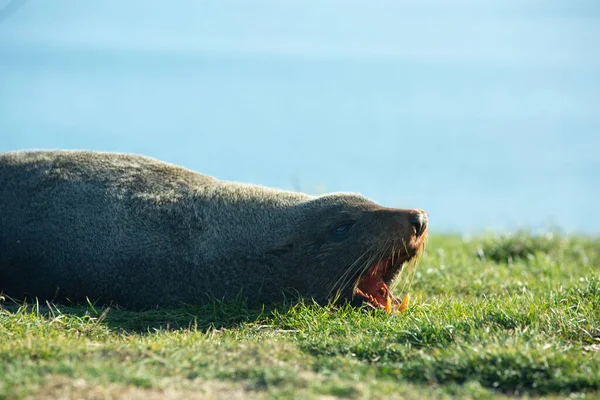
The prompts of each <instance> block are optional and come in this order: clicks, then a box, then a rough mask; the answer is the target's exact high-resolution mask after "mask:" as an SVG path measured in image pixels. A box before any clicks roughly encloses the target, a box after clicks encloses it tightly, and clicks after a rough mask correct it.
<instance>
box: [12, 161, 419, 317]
mask: <svg viewBox="0 0 600 400" xmlns="http://www.w3.org/2000/svg"><path fill="white" fill-rule="evenodd" d="M426 226H427V221H426V214H424V213H423V212H421V211H420V210H395V209H387V208H383V207H380V206H378V205H377V204H375V203H373V202H371V201H369V200H367V199H365V198H364V197H362V196H359V195H354V194H330V195H325V196H320V197H314V196H309V195H306V194H301V193H295V192H287V191H281V190H275V189H269V188H265V187H260V186H253V185H246V184H240V183H234V182H225V181H220V180H217V179H215V178H212V177H208V176H205V175H202V174H198V173H195V172H193V171H190V170H187V169H184V168H181V167H177V166H174V165H171V164H167V163H164V162H160V161H158V160H154V159H151V158H148V157H143V156H135V155H126V154H114V153H96V152H83V151H32V152H14V153H4V154H0V292H4V293H5V294H7V295H8V296H11V297H13V298H18V299H21V298H30V299H31V298H33V297H37V298H38V299H46V300H58V301H60V300H70V301H74V302H81V301H86V299H89V300H91V301H99V302H102V303H111V302H112V303H117V304H119V305H123V306H126V307H130V308H134V309H143V308H150V307H155V306H158V305H177V304H182V303H188V304H201V303H205V302H207V301H209V300H211V299H217V300H232V299H234V298H236V297H238V296H241V298H246V299H248V300H249V301H250V302H251V303H253V304H257V303H269V302H274V301H277V300H281V299H283V297H284V296H299V297H305V298H314V299H315V300H317V301H318V302H321V303H324V302H327V301H329V300H331V299H332V297H333V296H336V295H338V296H339V297H340V298H343V299H348V300H350V299H353V298H354V297H355V296H356V291H357V288H359V287H361V282H362V288H363V289H364V290H362V291H361V293H363V292H365V290H366V291H367V292H368V291H369V290H371V289H373V290H377V289H379V288H380V287H381V285H379V286H380V287H377V288H375V286H377V285H375V284H371V283H372V282H370V281H369V282H367V283H364V282H365V278H363V275H365V272H366V271H367V269H369V270H370V271H371V273H372V270H373V268H372V267H374V266H376V265H381V267H377V268H379V269H381V271H379V272H377V273H378V274H379V275H381V276H380V279H379V280H380V281H381V283H383V286H385V284H386V283H389V282H390V281H391V279H393V278H394V276H395V275H396V274H397V272H398V271H399V269H400V268H401V266H402V263H403V262H405V261H407V260H408V259H410V258H411V257H413V256H414V255H415V253H416V252H417V251H418V250H419V249H420V248H421V246H422V243H423V240H424V237H425V236H426V235H425V234H424V231H425V230H426ZM394 256H396V260H395V261H394V260H393V259H394ZM389 259H391V260H389ZM377 268H375V270H376V271H377ZM386 274H387V275H389V276H386ZM372 275H373V273H372ZM371 280H373V279H371ZM369 285H371V286H373V285H374V286H373V288H370V287H369ZM386 289H387V287H386ZM363 294H364V293H363ZM371 294H374V293H371ZM367 295H368V293H367ZM385 296H387V294H386V295H385ZM385 296H384V297H383V298H382V299H384V300H385V298H386V297H385ZM367 297H368V296H367ZM375 297H376V296H375ZM380 300H381V299H380ZM369 301H370V302H371V303H373V301H371V300H369ZM382 301H383V300H382Z"/></svg>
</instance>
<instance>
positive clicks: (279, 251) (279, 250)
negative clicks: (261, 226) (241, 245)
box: [267, 243, 294, 256]
mask: <svg viewBox="0 0 600 400" xmlns="http://www.w3.org/2000/svg"><path fill="white" fill-rule="evenodd" d="M293 248H294V244H293V243H287V244H284V245H281V246H276V247H273V248H272V249H269V250H267V254H270V255H272V256H282V255H284V254H287V253H289V252H291V251H292V249H293Z"/></svg>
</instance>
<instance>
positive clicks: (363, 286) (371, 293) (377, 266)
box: [354, 256, 410, 314]
mask: <svg viewBox="0 0 600 400" xmlns="http://www.w3.org/2000/svg"><path fill="white" fill-rule="evenodd" d="M409 258H410V257H408V256H404V257H398V258H392V257H388V258H384V259H382V260H380V261H377V262H375V263H374V264H373V265H371V267H369V269H367V271H366V272H364V273H363V274H362V275H361V276H360V278H359V280H358V285H357V286H356V288H355V291H354V293H355V295H358V296H360V298H362V300H363V301H364V302H366V303H367V304H369V305H371V306H372V307H374V308H380V309H383V310H385V311H386V312H387V313H388V314H390V313H391V312H392V310H397V309H400V310H402V309H403V307H404V308H406V306H407V305H408V304H407V303H408V297H406V298H405V299H404V301H402V302H400V301H399V300H398V299H397V298H396V297H394V296H393V295H392V294H391V293H390V290H389V288H388V285H389V284H390V283H391V282H392V281H393V279H394V277H395V276H396V275H397V274H398V273H399V272H400V270H401V269H402V265H403V264H404V263H405V262H406V261H408V260H409ZM405 303H406V304H405Z"/></svg>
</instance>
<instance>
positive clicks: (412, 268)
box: [390, 239, 427, 298]
mask: <svg viewBox="0 0 600 400" xmlns="http://www.w3.org/2000/svg"><path fill="white" fill-rule="evenodd" d="M426 241H427V239H425V241H424V242H423V244H422V245H421V246H419V249H418V250H417V253H416V254H415V255H414V257H412V258H411V259H410V261H408V263H406V264H405V265H404V266H403V267H402V269H401V270H400V273H399V274H398V276H397V277H396V278H395V279H394V281H393V282H392V284H391V285H390V291H391V292H395V291H396V289H397V288H398V285H399V284H400V282H402V289H401V290H400V292H399V297H400V298H402V297H404V296H402V295H405V293H406V294H408V293H409V292H410V288H411V286H412V282H413V279H414V277H415V273H416V271H417V265H418V264H419V261H421V257H422V256H423V252H424V251H425V244H426ZM402 245H403V247H404V251H405V252H406V254H408V249H407V248H406V241H405V240H404V239H402Z"/></svg>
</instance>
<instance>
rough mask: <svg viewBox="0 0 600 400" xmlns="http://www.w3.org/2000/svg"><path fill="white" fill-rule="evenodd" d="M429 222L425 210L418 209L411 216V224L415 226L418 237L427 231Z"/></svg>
mask: <svg viewBox="0 0 600 400" xmlns="http://www.w3.org/2000/svg"><path fill="white" fill-rule="evenodd" d="M427 222H429V217H427V213H426V212H425V211H418V212H417V213H415V214H414V215H413V216H412V217H410V224H411V225H412V226H414V227H415V232H416V233H417V237H419V236H421V235H422V234H423V232H425V229H427Z"/></svg>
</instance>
